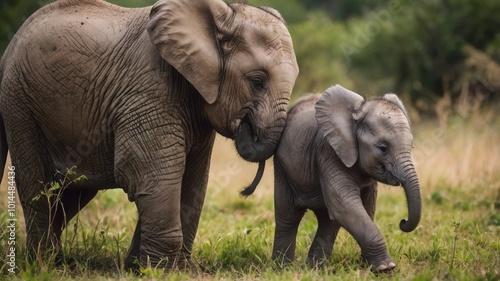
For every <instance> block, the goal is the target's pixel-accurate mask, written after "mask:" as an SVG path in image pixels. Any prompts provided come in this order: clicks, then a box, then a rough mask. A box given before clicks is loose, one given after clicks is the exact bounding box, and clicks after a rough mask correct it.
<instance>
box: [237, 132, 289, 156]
mask: <svg viewBox="0 0 500 281" xmlns="http://www.w3.org/2000/svg"><path fill="white" fill-rule="evenodd" d="M278 141H279V138H278V139H274V138H266V139H261V138H259V137H257V136H255V134H254V132H253V129H252V125H250V123H248V122H242V123H241V124H240V128H239V132H238V135H237V136H236V140H235V142H236V150H237V151H238V154H239V155H240V156H241V157H243V159H245V160H247V161H250V162H261V161H265V160H266V159H268V158H269V157H271V156H272V155H273V153H274V151H275V150H276V146H277V144H278Z"/></svg>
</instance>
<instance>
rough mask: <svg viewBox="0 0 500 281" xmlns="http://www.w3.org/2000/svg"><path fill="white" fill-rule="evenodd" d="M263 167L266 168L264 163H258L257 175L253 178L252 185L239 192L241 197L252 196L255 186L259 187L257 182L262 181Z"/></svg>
mask: <svg viewBox="0 0 500 281" xmlns="http://www.w3.org/2000/svg"><path fill="white" fill-rule="evenodd" d="M265 167H266V161H260V162H259V169H258V170H257V174H256V175H255V178H254V179H253V181H252V183H251V184H250V185H249V186H248V187H247V188H245V189H243V190H242V191H241V192H240V194H241V195H242V196H245V197H248V196H250V195H252V194H253V192H254V191H255V189H256V188H257V185H259V182H260V180H261V179H262V175H263V174H264V168H265Z"/></svg>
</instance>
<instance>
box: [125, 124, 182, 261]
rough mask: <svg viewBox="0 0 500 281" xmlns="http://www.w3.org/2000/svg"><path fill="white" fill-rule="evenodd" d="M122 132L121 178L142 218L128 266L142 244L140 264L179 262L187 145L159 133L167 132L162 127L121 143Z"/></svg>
mask: <svg viewBox="0 0 500 281" xmlns="http://www.w3.org/2000/svg"><path fill="white" fill-rule="evenodd" d="M151 130H152V131H155V129H151ZM121 133H122V132H121V131H118V132H117V135H118V137H117V144H116V146H117V149H116V151H115V168H116V171H115V173H116V178H117V182H118V183H119V184H120V185H121V186H123V187H124V189H125V190H126V192H127V193H128V196H129V199H130V200H132V201H134V202H135V204H136V206H137V210H138V212H139V221H140V223H138V225H137V229H136V233H135V234H134V239H133V242H132V246H131V248H130V249H131V250H130V252H129V256H128V257H127V258H126V262H127V266H130V261H131V260H130V259H129V258H132V256H134V255H137V247H138V248H139V251H138V258H139V263H140V265H141V266H145V267H157V266H158V267H162V268H172V267H175V266H176V265H177V262H178V260H179V257H180V255H181V249H182V240H183V237H182V229H181V217H180V209H181V207H180V205H181V203H180V201H181V185H182V175H183V174H184V167H185V159H186V156H185V149H184V144H183V143H182V142H180V141H178V140H177V139H176V138H174V137H171V136H166V137H157V136H161V135H163V134H162V133H164V132H162V131H157V132H154V133H151V132H150V133H147V134H144V135H141V134H135V135H134V138H129V139H127V140H126V141H125V142H120V141H121V140H122V139H123V138H120V137H119V136H121ZM141 137H142V138H141ZM158 140H162V141H161V142H160V141H158ZM163 141H164V142H163ZM138 237H139V242H138V239H137V238H138Z"/></svg>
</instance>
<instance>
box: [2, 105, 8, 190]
mask: <svg viewBox="0 0 500 281" xmlns="http://www.w3.org/2000/svg"><path fill="white" fill-rule="evenodd" d="M8 151H9V146H8V145H7V134H6V133H5V126H4V124H3V117H2V114H0V182H1V181H2V179H3V170H4V168H5V162H6V161H7V152H8Z"/></svg>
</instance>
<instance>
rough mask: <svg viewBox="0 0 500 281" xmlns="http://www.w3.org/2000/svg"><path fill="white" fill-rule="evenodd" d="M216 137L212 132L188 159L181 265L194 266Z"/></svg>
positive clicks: (183, 202) (184, 192) (182, 194)
mask: <svg viewBox="0 0 500 281" xmlns="http://www.w3.org/2000/svg"><path fill="white" fill-rule="evenodd" d="M214 138H215V133H213V132H212V133H211V134H210V136H209V137H208V138H207V141H206V142H205V143H204V144H203V145H202V146H201V147H199V148H198V149H193V150H192V151H191V153H190V154H189V155H188V157H187V159H186V169H185V172H184V176H183V180H182V193H181V222H182V234H183V238H184V241H183V247H182V253H183V259H181V260H180V263H179V266H180V267H182V266H194V265H193V264H192V263H191V253H192V250H193V242H194V239H195V237H196V232H197V229H198V223H199V220H200V215H201V210H202V208H203V203H204V201H205V193H206V190H207V182H208V170H209V168H210V158H211V154H212V147H213V143H214ZM183 263H185V264H183Z"/></svg>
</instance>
